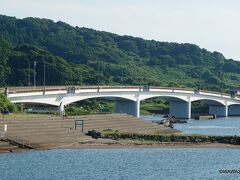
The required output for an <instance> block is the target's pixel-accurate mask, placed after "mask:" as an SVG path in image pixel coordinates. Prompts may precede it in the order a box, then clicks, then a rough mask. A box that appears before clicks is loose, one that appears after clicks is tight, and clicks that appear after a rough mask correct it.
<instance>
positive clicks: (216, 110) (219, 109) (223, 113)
mask: <svg viewBox="0 0 240 180" xmlns="http://www.w3.org/2000/svg"><path fill="white" fill-rule="evenodd" d="M209 114H216V115H217V117H227V116H228V106H223V105H209Z"/></svg>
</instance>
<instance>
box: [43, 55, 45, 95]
mask: <svg viewBox="0 0 240 180" xmlns="http://www.w3.org/2000/svg"><path fill="white" fill-rule="evenodd" d="M45 67H46V66H45V59H44V60H43V93H44V94H45V86H46V68H45Z"/></svg>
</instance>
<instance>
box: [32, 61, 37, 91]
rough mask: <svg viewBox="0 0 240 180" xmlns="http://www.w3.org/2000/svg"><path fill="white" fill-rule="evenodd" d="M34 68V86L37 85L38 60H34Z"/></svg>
mask: <svg viewBox="0 0 240 180" xmlns="http://www.w3.org/2000/svg"><path fill="white" fill-rule="evenodd" d="M33 63H34V64H33V69H34V76H33V85H34V87H36V65H37V61H34V62H33Z"/></svg>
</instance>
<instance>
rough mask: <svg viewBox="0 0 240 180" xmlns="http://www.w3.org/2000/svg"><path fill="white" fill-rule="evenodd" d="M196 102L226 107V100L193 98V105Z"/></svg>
mask: <svg viewBox="0 0 240 180" xmlns="http://www.w3.org/2000/svg"><path fill="white" fill-rule="evenodd" d="M196 101H201V102H204V103H206V104H210V105H222V106H225V105H226V102H225V100H218V99H211V98H206V97H197V98H196V97H192V98H191V103H192V102H196Z"/></svg>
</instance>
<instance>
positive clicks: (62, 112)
mask: <svg viewBox="0 0 240 180" xmlns="http://www.w3.org/2000/svg"><path fill="white" fill-rule="evenodd" d="M59 111H60V113H61V114H65V109H64V104H63V103H62V102H61V103H60V106H59Z"/></svg>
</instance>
